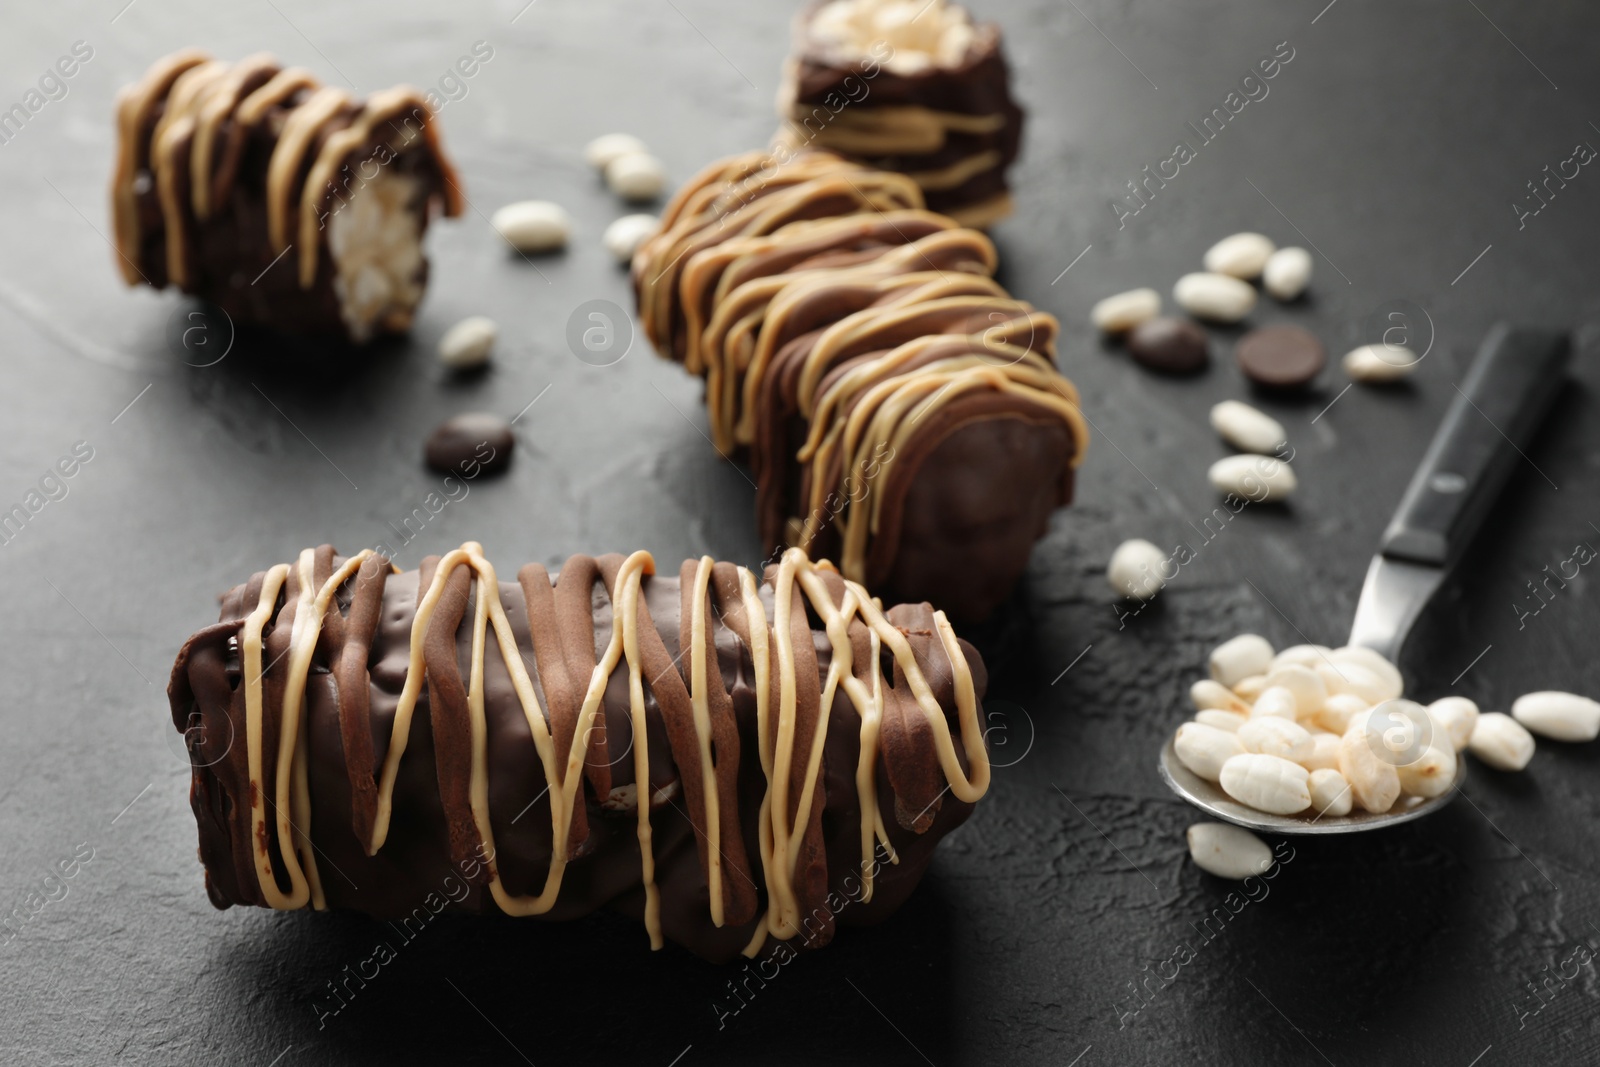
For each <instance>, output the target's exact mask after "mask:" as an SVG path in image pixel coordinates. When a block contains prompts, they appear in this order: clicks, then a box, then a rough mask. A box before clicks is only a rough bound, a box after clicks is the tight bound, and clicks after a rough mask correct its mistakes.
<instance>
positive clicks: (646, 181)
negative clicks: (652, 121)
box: [606, 152, 667, 201]
mask: <svg viewBox="0 0 1600 1067" xmlns="http://www.w3.org/2000/svg"><path fill="white" fill-rule="evenodd" d="M666 184H667V172H666V168H664V167H663V166H662V165H661V161H660V160H659V159H657V158H656V157H655V156H652V155H650V154H649V153H648V152H629V153H627V154H626V155H621V156H618V157H617V158H616V159H613V160H612V161H611V162H610V163H607V164H606V185H607V186H609V187H610V189H611V191H612V192H613V193H616V194H617V195H618V196H620V197H622V198H623V199H624V200H633V201H645V200H654V199H655V198H656V197H658V196H660V195H661V190H662V189H663V188H664V187H665V186H666Z"/></svg>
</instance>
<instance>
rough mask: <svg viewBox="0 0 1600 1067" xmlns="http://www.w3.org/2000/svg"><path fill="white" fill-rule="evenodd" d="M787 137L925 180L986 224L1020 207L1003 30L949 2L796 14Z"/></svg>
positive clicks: (960, 216)
mask: <svg viewBox="0 0 1600 1067" xmlns="http://www.w3.org/2000/svg"><path fill="white" fill-rule="evenodd" d="M778 112H779V114H780V115H781V116H782V118H783V119H784V123H783V125H782V127H780V129H779V131H778V141H779V142H780V143H781V144H784V145H786V146H787V147H789V148H790V149H793V150H798V149H801V148H807V147H812V148H828V149H832V150H833V151H836V152H839V153H841V154H842V155H845V156H847V157H849V158H851V159H854V160H857V161H859V162H863V163H867V164H870V165H871V166H874V167H879V168H882V169H884V170H893V171H899V172H901V173H903V174H905V175H907V176H908V177H910V178H911V179H912V180H913V181H915V182H916V183H917V187H918V188H919V189H921V190H922V195H923V200H924V201H925V202H926V205H927V207H928V208H929V209H930V210H932V211H938V212H941V213H942V214H945V215H949V216H951V217H952V218H954V219H955V220H956V221H957V222H959V223H961V224H962V225H963V226H972V227H975V228H977V229H986V228H988V227H989V226H990V225H992V224H993V223H995V222H998V221H999V220H1001V219H1003V218H1005V217H1006V216H1007V215H1009V214H1011V209H1012V203H1011V194H1010V191H1009V187H1008V186H1007V184H1006V169H1007V168H1008V167H1010V166H1011V164H1012V163H1013V162H1015V161H1016V158H1017V153H1018V151H1019V150H1020V148H1021V145H1022V119H1023V112H1022V109H1021V108H1020V107H1018V106H1017V104H1016V102H1015V101H1014V100H1012V98H1011V71H1010V68H1009V67H1008V66H1007V64H1006V57H1005V53H1004V51H1003V50H1002V48H1001V41H1000V28H999V27H998V26H996V25H994V24H993V23H974V22H973V21H972V18H971V16H970V15H968V14H967V12H966V11H965V10H964V9H963V8H961V7H959V6H957V5H956V4H951V3H946V2H945V0H813V2H812V3H808V4H807V5H806V7H805V8H804V9H803V10H802V11H801V12H800V14H799V15H798V16H797V17H796V19H795V23H794V49H793V53H792V54H791V56H790V58H789V60H788V61H787V63H786V64H785V67H784V75H783V83H782V88H781V89H780V90H779V93H778Z"/></svg>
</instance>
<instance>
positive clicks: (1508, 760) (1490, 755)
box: [1467, 711, 1534, 771]
mask: <svg viewBox="0 0 1600 1067" xmlns="http://www.w3.org/2000/svg"><path fill="white" fill-rule="evenodd" d="M1467 747H1468V748H1469V749H1471V750H1472V754H1473V755H1474V756H1477V757H1478V758H1479V759H1481V760H1483V762H1485V763H1487V764H1488V765H1489V766H1491V767H1493V768H1494V769H1495V770H1497V771H1520V770H1522V768H1524V767H1526V766H1527V765H1528V761H1529V760H1531V759H1533V748H1534V745H1533V735H1532V734H1530V733H1529V732H1528V731H1527V730H1525V729H1523V726H1522V724H1521V723H1519V722H1518V721H1517V720H1515V719H1513V718H1512V717H1511V716H1509V715H1505V714H1503V713H1501V712H1498V711H1486V712H1484V713H1483V714H1482V715H1479V716H1478V722H1477V725H1475V726H1474V727H1473V728H1472V740H1471V741H1469V742H1467Z"/></svg>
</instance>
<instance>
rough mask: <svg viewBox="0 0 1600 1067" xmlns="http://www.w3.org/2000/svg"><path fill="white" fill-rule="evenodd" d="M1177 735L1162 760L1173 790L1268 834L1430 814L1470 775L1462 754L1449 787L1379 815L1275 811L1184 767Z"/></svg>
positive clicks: (1346, 829) (1326, 830)
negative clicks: (1247, 802) (1248, 802)
mask: <svg viewBox="0 0 1600 1067" xmlns="http://www.w3.org/2000/svg"><path fill="white" fill-rule="evenodd" d="M1175 737H1176V733H1174V737H1169V738H1167V743H1166V744H1165V745H1163V746H1162V748H1161V760H1160V764H1159V769H1160V771H1161V778H1162V780H1163V781H1165V782H1166V783H1167V785H1168V786H1170V787H1171V789H1172V791H1173V792H1174V793H1176V794H1178V795H1179V796H1180V797H1182V798H1183V799H1185V800H1187V801H1188V802H1189V803H1191V804H1193V805H1194V806H1195V807H1197V808H1199V809H1200V810H1201V811H1203V812H1205V813H1206V814H1207V815H1210V816H1212V817H1213V818H1217V819H1221V820H1222V821H1223V822H1231V823H1233V824H1234V825H1235V826H1243V827H1244V828H1245V829H1246V830H1255V831H1257V832H1259V833H1265V834H1284V835H1289V834H1354V833H1360V832H1361V831H1363V830H1379V829H1382V828H1383V827H1385V826H1395V825H1398V824H1400V823H1403V822H1410V821H1411V820H1412V819H1420V818H1422V817H1423V816H1424V815H1431V814H1433V813H1434V812H1436V811H1438V810H1439V809H1440V808H1442V807H1444V806H1445V805H1446V804H1448V803H1450V801H1451V800H1453V799H1454V798H1455V795H1456V791H1457V790H1458V789H1460V788H1461V785H1462V783H1463V782H1465V781H1466V780H1467V761H1466V760H1465V759H1464V758H1458V759H1457V760H1456V777H1455V781H1453V782H1451V783H1450V789H1449V790H1448V791H1447V792H1445V793H1443V794H1441V795H1440V796H1436V797H1433V798H1431V799H1427V800H1424V799H1421V798H1418V797H1404V796H1402V797H1401V798H1400V799H1399V800H1397V801H1396V802H1395V806H1394V808H1392V809H1391V810H1389V811H1386V812H1384V813H1383V814H1382V815H1374V814H1373V813H1372V812H1370V811H1351V812H1350V814H1349V815H1338V816H1334V815H1309V814H1308V815H1273V814H1271V813H1270V812H1265V811H1258V810H1256V809H1255V808H1252V807H1249V806H1247V805H1244V804H1241V803H1239V802H1238V801H1237V800H1234V799H1233V798H1232V797H1230V796H1229V795H1228V794H1226V793H1224V792H1223V791H1222V787H1221V786H1219V785H1217V784H1216V783H1214V782H1208V781H1206V780H1205V779H1204V778H1201V777H1200V776H1199V775H1198V774H1195V773H1194V772H1193V771H1191V770H1190V769H1189V768H1187V767H1185V766H1184V765H1183V763H1182V761H1180V760H1179V759H1178V752H1177V749H1175V748H1174V747H1173V741H1174V738H1175ZM1463 755H1464V754H1463Z"/></svg>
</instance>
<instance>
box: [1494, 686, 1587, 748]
mask: <svg viewBox="0 0 1600 1067" xmlns="http://www.w3.org/2000/svg"><path fill="white" fill-rule="evenodd" d="M1511 715H1512V717H1513V718H1515V719H1516V720H1517V721H1518V722H1520V723H1521V724H1522V725H1523V726H1526V727H1527V728H1528V729H1529V730H1532V731H1533V732H1534V733H1536V734H1539V735H1540V736H1541V737H1548V738H1550V739H1551V740H1553V741H1593V740H1594V739H1595V738H1596V737H1600V704H1597V703H1595V702H1594V701H1593V700H1590V699H1589V698H1588V697H1581V696H1578V695H1577V694H1576V693H1561V692H1557V691H1555V690H1545V691H1543V692H1538V693H1528V694H1526V695H1524V696H1520V697H1518V698H1517V699H1516V702H1515V703H1513V704H1512V705H1511Z"/></svg>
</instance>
